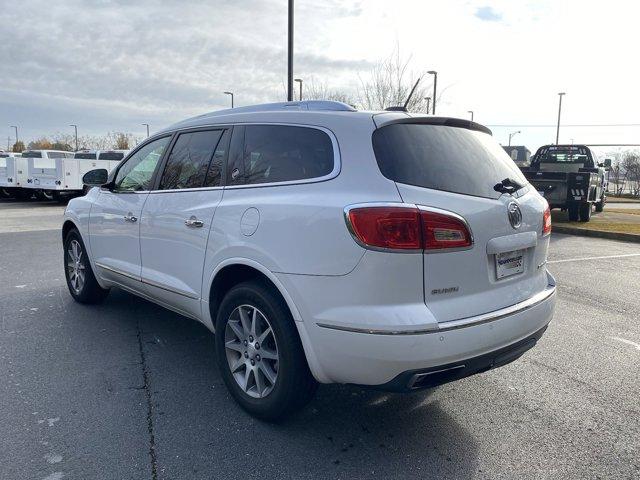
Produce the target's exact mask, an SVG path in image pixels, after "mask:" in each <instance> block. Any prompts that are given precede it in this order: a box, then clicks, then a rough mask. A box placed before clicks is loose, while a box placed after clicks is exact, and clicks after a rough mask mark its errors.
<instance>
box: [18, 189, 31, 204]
mask: <svg viewBox="0 0 640 480" xmlns="http://www.w3.org/2000/svg"><path fill="white" fill-rule="evenodd" d="M32 195H33V191H32V190H29V189H26V188H18V189H17V190H15V191H14V193H13V198H15V199H16V200H20V201H22V202H24V201H27V200H31V197H32Z"/></svg>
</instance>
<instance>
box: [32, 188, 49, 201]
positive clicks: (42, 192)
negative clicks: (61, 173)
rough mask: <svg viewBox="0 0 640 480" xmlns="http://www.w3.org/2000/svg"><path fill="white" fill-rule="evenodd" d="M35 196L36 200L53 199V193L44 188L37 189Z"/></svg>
mask: <svg viewBox="0 0 640 480" xmlns="http://www.w3.org/2000/svg"><path fill="white" fill-rule="evenodd" d="M36 198H37V199H38V200H44V201H46V200H53V194H52V193H51V191H46V190H38V191H37V192H36Z"/></svg>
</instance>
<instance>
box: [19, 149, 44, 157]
mask: <svg viewBox="0 0 640 480" xmlns="http://www.w3.org/2000/svg"><path fill="white" fill-rule="evenodd" d="M22 156H23V157H29V158H42V152H34V151H33V150H27V151H26V152H22Z"/></svg>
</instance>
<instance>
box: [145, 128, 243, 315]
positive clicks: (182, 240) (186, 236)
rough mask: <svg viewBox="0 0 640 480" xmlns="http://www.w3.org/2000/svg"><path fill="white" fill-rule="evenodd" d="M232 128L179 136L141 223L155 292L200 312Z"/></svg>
mask: <svg viewBox="0 0 640 480" xmlns="http://www.w3.org/2000/svg"><path fill="white" fill-rule="evenodd" d="M229 136H230V131H229V130H227V129H223V128H218V129H206V130H194V131H186V132H181V133H180V134H178V135H177V136H176V139H175V141H174V144H173V146H172V148H171V152H170V154H169V155H168V157H167V160H166V163H165V165H164V166H163V170H162V174H161V175H160V176H159V181H158V182H157V186H156V188H155V189H154V190H153V191H152V192H151V193H150V194H149V197H148V199H147V201H146V203H145V206H144V209H143V211H142V221H141V223H140V248H141V252H142V274H141V276H142V281H143V282H144V284H145V290H146V291H147V293H149V294H150V295H152V296H153V297H155V298H157V299H159V300H160V301H162V302H165V303H168V304H169V305H171V306H172V307H174V308H176V309H178V310H180V311H182V312H185V313H187V314H189V315H190V316H192V317H196V318H200V314H201V312H200V298H201V289H202V271H203V268H204V257H205V249H206V246H207V239H208V238H209V231H210V229H211V225H212V223H213V219H214V213H215V211H216V208H217V206H218V204H219V203H220V200H221V199H222V193H223V190H222V183H221V172H222V164H223V161H224V158H225V156H226V154H227V150H228V143H229V142H228V140H229Z"/></svg>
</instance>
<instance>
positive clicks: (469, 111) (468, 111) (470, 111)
mask: <svg viewBox="0 0 640 480" xmlns="http://www.w3.org/2000/svg"><path fill="white" fill-rule="evenodd" d="M467 113H470V114H471V121H472V122H473V110H467Z"/></svg>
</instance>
